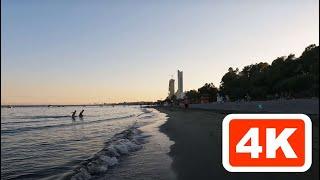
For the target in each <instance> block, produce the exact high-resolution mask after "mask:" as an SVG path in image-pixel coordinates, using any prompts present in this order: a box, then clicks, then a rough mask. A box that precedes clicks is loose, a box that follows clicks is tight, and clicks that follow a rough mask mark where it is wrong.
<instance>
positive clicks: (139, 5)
mask: <svg viewBox="0 0 320 180" xmlns="http://www.w3.org/2000/svg"><path fill="white" fill-rule="evenodd" d="M310 44H317V45H319V1H317V0H283V1H278V0H269V1H260V0H244V1H220V0H219V1H218V0H217V1H214V0H211V1H202V0H200V1H195V0H194V1H192V0H187V1H169V0H162V1H155V0H137V1H131V0H122V1H116V0H110V1H108V0H91V1H89V0H68V1H65V0H28V1H22V0H3V1H1V104H90V103H111V102H124V101H126V102H130V101H155V100H158V99H164V98H165V97H166V96H167V95H168V81H169V79H170V78H171V77H173V78H175V79H177V70H178V69H180V70H182V71H183V76H184V90H191V89H198V88H199V87H201V86H202V85H204V84H205V83H210V82H212V83H214V85H215V86H217V87H218V86H219V84H220V81H221V78H222V76H223V75H224V74H225V73H226V72H227V70H228V68H229V67H234V68H236V67H238V68H239V69H242V68H243V67H244V66H245V65H249V64H252V63H258V62H268V63H271V62H272V60H274V59H276V58H277V57H280V56H286V55H289V54H290V53H294V54H296V56H300V55H301V53H302V51H303V50H304V49H305V47H307V46H308V45H310ZM176 83H177V80H176ZM176 87H177V85H176Z"/></svg>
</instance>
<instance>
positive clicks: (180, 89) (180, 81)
mask: <svg viewBox="0 0 320 180" xmlns="http://www.w3.org/2000/svg"><path fill="white" fill-rule="evenodd" d="M176 96H177V98H178V99H183V97H184V94H183V72H182V71H179V70H178V90H177V93H176Z"/></svg>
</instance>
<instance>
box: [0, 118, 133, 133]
mask: <svg viewBox="0 0 320 180" xmlns="http://www.w3.org/2000/svg"><path fill="white" fill-rule="evenodd" d="M133 116H135V115H128V116H121V117H114V118H108V119H99V120H94V121H81V122H80V123H74V122H73V123H65V124H56V125H47V126H37V127H22V128H16V129H4V130H1V135H2V134H12V133H20V132H26V131H33V130H42V129H48V128H58V127H67V126H74V125H77V124H92V123H99V122H104V121H110V120H117V119H126V118H130V117H133ZM67 117H69V116H67Z"/></svg>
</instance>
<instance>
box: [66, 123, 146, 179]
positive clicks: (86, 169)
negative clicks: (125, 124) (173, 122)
mask: <svg viewBox="0 0 320 180" xmlns="http://www.w3.org/2000/svg"><path fill="white" fill-rule="evenodd" d="M146 137H147V136H146V135H143V134H142V132H141V131H140V130H139V129H138V126H136V125H133V126H132V127H130V128H129V129H127V130H125V131H123V132H121V133H118V134H116V135H115V136H114V137H113V138H111V140H110V141H108V142H106V144H105V148H103V149H102V150H101V151H99V152H98V153H96V154H95V155H94V156H93V157H92V158H90V159H88V160H86V161H85V162H83V163H82V164H81V165H80V166H79V167H78V168H76V169H75V170H74V172H73V173H72V175H71V178H70V179H72V180H88V179H95V178H97V177H99V176H101V174H104V173H106V172H107V171H108V169H109V168H111V167H113V166H115V165H117V164H118V163H119V160H120V158H121V156H123V155H128V154H130V153H131V152H134V151H137V150H139V149H141V148H142V144H143V143H145V138H146Z"/></svg>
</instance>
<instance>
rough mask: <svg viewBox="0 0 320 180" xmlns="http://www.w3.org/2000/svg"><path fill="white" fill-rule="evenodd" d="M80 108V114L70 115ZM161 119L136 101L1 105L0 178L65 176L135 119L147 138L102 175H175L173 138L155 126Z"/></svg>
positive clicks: (127, 177) (158, 176)
mask: <svg viewBox="0 0 320 180" xmlns="http://www.w3.org/2000/svg"><path fill="white" fill-rule="evenodd" d="M82 109H84V110H85V111H84V115H85V116H84V117H83V118H82V119H80V118H78V117H76V118H75V119H72V118H71V116H70V114H71V112H72V111H74V110H77V113H79V112H80V111H81V110H82ZM165 120H166V115H165V114H162V113H160V112H158V111H156V110H154V109H145V108H141V107H138V106H114V107H111V106H103V107H94V106H87V107H80V106H74V107H15V108H10V109H8V108H1V179H61V178H65V177H66V174H68V173H70V172H73V170H74V169H75V168H77V167H78V166H79V164H80V163H81V162H83V161H84V160H86V159H88V158H90V157H92V156H93V155H95V154H96V153H97V152H98V151H99V150H101V149H102V148H104V146H105V143H106V142H108V140H110V139H111V138H112V137H113V136H114V135H115V134H116V133H120V132H122V131H124V130H126V129H128V128H130V127H132V126H133V125H134V124H135V125H137V126H139V127H140V128H139V129H141V130H142V131H143V133H145V134H148V140H147V143H145V144H143V148H142V149H141V150H139V151H137V152H133V153H131V154H129V155H128V156H125V157H123V158H122V159H121V160H120V163H119V164H118V165H117V166H115V167H114V168H112V169H110V171H108V172H107V173H106V174H105V175H103V176H102V177H101V178H106V177H107V178H108V179H123V178H126V179H136V178H138V179H154V178H157V179H174V174H173V172H172V171H171V169H170V164H171V159H170V158H169V156H168V155H167V153H168V152H169V147H170V145H171V144H172V142H171V141H170V140H169V139H168V138H167V137H166V136H165V135H164V134H162V133H160V132H159V131H158V127H159V126H160V125H161V124H163V123H164V122H165ZM159 167H161V168H159Z"/></svg>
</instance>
